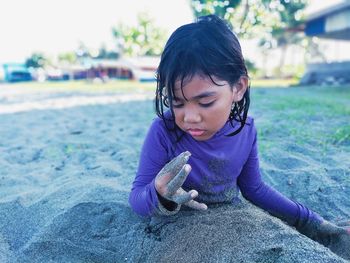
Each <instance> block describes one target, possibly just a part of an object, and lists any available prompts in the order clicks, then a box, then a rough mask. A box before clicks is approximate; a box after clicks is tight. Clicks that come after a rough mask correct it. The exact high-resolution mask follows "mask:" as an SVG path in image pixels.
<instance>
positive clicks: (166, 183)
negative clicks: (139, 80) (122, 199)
mask: <svg viewBox="0 0 350 263" xmlns="http://www.w3.org/2000/svg"><path fill="white" fill-rule="evenodd" d="M248 83H249V80H248V72H247V69H246V66H245V63H244V59H243V56H242V52H241V47H240V44H239V42H238V39H237V37H236V36H235V35H234V33H233V32H232V31H231V30H230V29H229V27H228V26H227V24H226V23H225V22H224V21H223V20H221V19H220V18H218V17H216V16H213V15H209V16H205V17H201V18H199V19H198V21H197V22H195V23H191V24H188V25H184V26H182V27H180V28H178V29H177V30H176V31H175V32H174V33H173V34H172V35H171V36H170V38H169V40H168V42H167V43H166V46H165V49H164V51H163V54H162V56H161V61H160V64H159V67H158V74H157V90H156V100H155V103H156V112H157V115H158V116H159V118H157V119H155V120H154V121H153V123H152V125H151V127H150V129H149V132H148V135H147V137H146V139H145V142H144V145H143V148H142V152H141V156H140V162H139V168H138V171H137V175H136V178H135V180H134V182H133V186H132V190H131V193H130V197H129V202H130V204H131V207H132V208H133V210H134V211H135V212H136V213H138V214H139V215H142V216H153V215H173V214H175V213H177V212H178V211H179V210H180V208H181V205H186V206H188V207H191V208H193V209H198V210H206V209H207V204H212V203H217V202H229V203H232V202H235V200H237V199H238V194H239V191H240V192H241V193H242V195H243V196H244V197H245V198H246V199H248V200H249V201H250V202H252V203H253V204H255V205H257V206H258V207H260V208H262V209H264V210H266V211H268V212H269V213H271V214H272V215H274V216H277V217H279V218H280V219H282V220H284V221H286V222H287V223H289V224H290V225H292V226H295V227H296V228H297V229H298V230H299V231H300V232H301V233H303V234H305V235H307V236H309V237H311V238H312V239H314V240H317V241H318V242H321V243H322V244H324V245H326V246H328V247H330V248H331V249H332V250H333V251H335V252H336V253H338V254H340V255H342V256H343V257H345V258H350V228H349V227H348V228H346V227H345V226H344V227H340V226H336V225H334V224H332V223H329V222H327V221H325V220H324V219H323V218H322V217H321V216H319V215H318V214H316V213H314V212H313V211H311V210H309V209H308V208H307V207H305V206H303V205H302V204H299V203H297V202H294V201H292V200H290V199H288V198H286V197H284V196H283V195H282V194H280V193H279V192H277V191H276V190H274V189H273V188H271V187H269V186H268V185H266V184H265V183H264V182H263V181H262V179H261V174H260V171H259V158H258V150H257V132H256V129H255V126H254V120H253V119H252V118H250V117H248V116H247V113H248V109H249V84H248ZM165 108H168V110H165Z"/></svg>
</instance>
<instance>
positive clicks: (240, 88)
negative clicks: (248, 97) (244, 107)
mask: <svg viewBox="0 0 350 263" xmlns="http://www.w3.org/2000/svg"><path fill="white" fill-rule="evenodd" d="M248 83H249V79H248V77H245V76H242V77H240V78H239V80H238V81H237V82H236V83H235V84H234V87H233V88H234V90H235V93H234V98H233V102H238V101H240V100H241V99H242V98H243V96H244V93H245V92H246V90H247V88H248Z"/></svg>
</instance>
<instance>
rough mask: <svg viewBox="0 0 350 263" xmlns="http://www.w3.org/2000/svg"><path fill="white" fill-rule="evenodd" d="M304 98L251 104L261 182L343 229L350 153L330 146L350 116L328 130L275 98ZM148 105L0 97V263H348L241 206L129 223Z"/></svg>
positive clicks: (278, 94) (100, 97)
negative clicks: (258, 153)
mask: <svg viewBox="0 0 350 263" xmlns="http://www.w3.org/2000/svg"><path fill="white" fill-rule="evenodd" d="M322 92H325V91H323V90H322V91H321V93H322ZM286 94H287V95H286ZM310 94H312V93H311V92H310V90H308V89H300V88H299V89H298V88H295V89H274V90H268V89H259V90H254V91H253V92H252V99H253V103H252V111H251V113H252V115H253V116H254V117H255V119H256V124H257V127H258V129H260V131H259V133H260V139H261V140H260V141H261V147H260V152H261V168H262V172H263V176H264V179H265V181H267V182H268V183H269V184H270V185H272V186H274V187H275V188H277V189H278V190H279V191H281V192H283V193H284V194H285V195H287V196H289V197H290V198H293V199H294V200H297V201H299V202H302V203H303V204H305V205H307V206H308V207H310V208H312V209H313V210H315V211H317V212H319V213H320V214H321V215H322V216H324V217H325V218H327V219H329V220H333V221H335V220H341V219H347V218H350V203H349V202H348V200H349V199H348V196H350V179H349V177H350V176H349V175H350V155H349V153H350V142H349V141H348V140H347V139H344V140H338V141H332V134H335V132H336V129H337V127H338V128H339V127H343V126H344V125H345V124H346V123H349V122H348V121H349V115H347V114H344V113H343V111H340V110H339V112H338V113H337V112H335V113H334V111H333V113H332V114H333V115H332V116H333V118H332V123H333V125H332V126H331V125H330V119H329V118H328V116H327V114H326V113H324V112H323V111H322V110H320V111H318V110H316V111H315V112H312V111H311V108H310V107H306V112H305V114H302V113H301V112H304V111H305V109H304V110H302V109H300V105H299V106H298V107H296V106H294V107H290V108H287V109H283V111H281V110H280V108H281V107H283V106H281V105H280V104H279V103H280V101H281V100H280V99H279V98H282V97H285V96H287V97H288V96H289V97H291V96H302V98H304V99H305V98H309V97H310V96H311V95H310ZM325 94H326V95H325V96H328V95H327V93H325ZM346 94H347V93H346ZM151 96H152V94H151V93H147V92H138V93H134V94H129V95H126V94H124V93H123V94H118V93H103V94H101V93H96V94H91V93H89V94H84V93H83V92H55V91H44V92H39V91H38V90H24V89H23V88H21V87H18V86H14V87H12V86H0V138H1V139H0V153H1V155H0V262H180V261H186V262H318V263H320V262H346V261H345V260H343V259H341V258H340V257H338V256H337V255H335V254H334V253H332V252H331V251H330V250H328V249H327V248H325V247H323V246H321V245H319V244H318V243H316V242H314V241H312V240H310V239H308V238H307V237H304V236H303V235H301V234H299V233H298V232H297V231H295V230H294V229H293V228H291V227H289V226H287V225H285V224H284V223H283V222H282V221H280V220H278V219H277V218H274V217H272V216H270V215H268V214H267V213H265V212H263V211H261V210H260V209H258V208H256V207H254V206H253V205H251V204H249V203H248V202H246V201H245V200H244V199H243V198H242V202H241V203H239V204H237V205H235V206H232V205H222V206H215V207H214V206H211V207H209V210H208V211H206V212H197V211H191V210H186V209H184V210H181V211H180V213H179V214H178V215H176V216H173V217H169V218H153V219H144V218H141V217H139V216H137V215H136V214H134V213H133V212H132V211H131V209H130V207H129V205H128V202H127V198H128V193H129V191H130V185H131V183H132V180H133V178H134V174H135V170H136V167H137V162H138V155H139V153H140V147H141V145H142V141H143V139H144V136H145V134H146V132H147V128H148V126H149V124H150V123H151V121H152V118H154V116H155V115H154V112H153V106H152V101H151V100H150V97H151ZM347 96H348V95H347ZM343 97H344V96H343V95H342V94H340V95H339V96H338V100H337V101H336V102H335V103H336V104H337V105H339V104H341V103H344V105H345V103H346V97H345V98H344V101H342V99H343ZM254 99H255V100H254ZM292 102H293V101H292ZM329 103H331V102H329ZM317 105H318V103H316V104H315V105H314V106H315V107H316V109H317ZM323 106H324V105H323ZM327 112H328V111H327ZM286 116H289V118H286ZM300 120H303V121H300ZM273 127H278V129H273ZM286 127H287V128H286ZM294 129H296V130H294ZM306 132H307V134H306V135H305V133H306ZM308 135H313V136H308ZM301 138H302V139H301ZM322 138H324V140H322Z"/></svg>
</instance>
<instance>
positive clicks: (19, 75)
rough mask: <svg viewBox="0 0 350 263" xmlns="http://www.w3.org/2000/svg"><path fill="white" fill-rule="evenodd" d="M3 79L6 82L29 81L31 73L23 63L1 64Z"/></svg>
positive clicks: (31, 78)
mask: <svg viewBox="0 0 350 263" xmlns="http://www.w3.org/2000/svg"><path fill="white" fill-rule="evenodd" d="M3 68H4V75H5V76H4V80H5V81H7V82H19V81H31V80H33V77H32V74H31V73H30V71H29V70H28V68H27V67H26V66H25V65H24V64H17V63H8V64H3Z"/></svg>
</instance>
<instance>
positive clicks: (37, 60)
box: [25, 52, 49, 68]
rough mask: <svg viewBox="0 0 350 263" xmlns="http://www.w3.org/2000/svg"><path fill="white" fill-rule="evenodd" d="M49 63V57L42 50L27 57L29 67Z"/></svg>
mask: <svg viewBox="0 0 350 263" xmlns="http://www.w3.org/2000/svg"><path fill="white" fill-rule="evenodd" d="M47 64H49V60H48V58H46V57H45V56H44V54H42V53H40V52H35V53H33V54H32V55H31V56H30V57H29V58H27V59H26V61H25V65H26V66H27V67H28V68H43V67H44V66H46V65H47Z"/></svg>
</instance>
